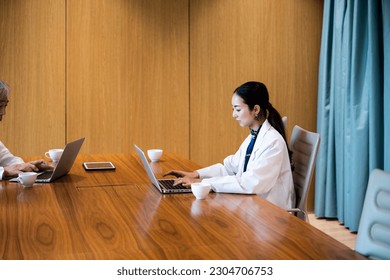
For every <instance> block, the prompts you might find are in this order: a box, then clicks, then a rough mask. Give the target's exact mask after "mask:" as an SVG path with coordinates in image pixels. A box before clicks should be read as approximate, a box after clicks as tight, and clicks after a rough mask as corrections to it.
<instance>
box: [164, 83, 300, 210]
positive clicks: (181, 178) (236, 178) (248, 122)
mask: <svg viewBox="0 0 390 280" xmlns="http://www.w3.org/2000/svg"><path fill="white" fill-rule="evenodd" d="M232 108H233V118H235V119H236V120H237V122H238V123H239V124H240V126H242V127H248V128H249V129H250V131H251V133H250V134H249V135H248V137H247V138H246V139H245V140H244V142H243V143H242V144H241V146H240V148H239V149H238V151H237V152H236V153H235V154H234V155H230V156H228V157H227V158H225V160H224V162H223V164H221V163H218V164H214V165H211V166H209V167H206V168H202V169H199V170H196V171H194V172H185V171H179V170H172V171H170V172H168V173H167V174H165V175H174V176H176V177H178V178H177V179H176V180H175V184H184V185H190V184H191V183H193V182H200V181H202V182H207V183H210V184H211V187H212V190H213V191H215V192H224V193H242V194H258V195H260V196H261V197H263V198H265V199H267V200H269V201H270V202H272V203H274V204H276V205H278V206H279V207H281V208H284V209H288V208H291V207H293V206H294V204H295V192H294V185H293V179H292V173H291V163H290V151H289V149H288V145H287V142H286V137H285V130H284V126H283V122H282V119H281V116H280V114H279V112H278V111H277V110H276V109H275V108H273V107H272V105H271V103H270V102H269V95H268V90H267V88H266V86H265V85H264V84H262V83H260V82H247V83H245V84H243V85H241V86H239V87H238V88H237V89H236V90H235V91H234V93H233V96H232Z"/></svg>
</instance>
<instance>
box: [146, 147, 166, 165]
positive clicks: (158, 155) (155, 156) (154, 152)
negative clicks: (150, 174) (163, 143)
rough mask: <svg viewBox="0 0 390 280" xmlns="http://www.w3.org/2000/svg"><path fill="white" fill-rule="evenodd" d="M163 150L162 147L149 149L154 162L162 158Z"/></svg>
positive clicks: (149, 154)
mask: <svg viewBox="0 0 390 280" xmlns="http://www.w3.org/2000/svg"><path fill="white" fill-rule="evenodd" d="M162 154H163V150H161V149H150V150H148V157H149V158H150V160H151V161H152V162H157V161H159V159H160V158H161V156H162Z"/></svg>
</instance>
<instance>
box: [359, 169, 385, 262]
mask: <svg viewBox="0 0 390 280" xmlns="http://www.w3.org/2000/svg"><path fill="white" fill-rule="evenodd" d="M355 251H357V252H358V253H360V254H362V255H364V256H367V257H368V258H370V259H387V260H390V173H387V172H385V171H383V170H379V169H374V170H373V171H372V172H371V174H370V178H369V180H368V185H367V192H366V197H365V199H364V205H363V210H362V216H361V217H360V224H359V229H358V233H357V237H356V243H355Z"/></svg>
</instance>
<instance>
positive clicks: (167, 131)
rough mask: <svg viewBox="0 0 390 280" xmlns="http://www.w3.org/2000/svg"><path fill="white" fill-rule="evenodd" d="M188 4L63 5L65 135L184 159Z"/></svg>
mask: <svg viewBox="0 0 390 280" xmlns="http://www.w3.org/2000/svg"><path fill="white" fill-rule="evenodd" d="M188 72H189V68H188V3H187V1H182V0H168V1H167V0H156V1H139V0H136V1H134V0H133V1H128V0H115V1H113V0H99V1H96V0H83V1H79V0H68V7H67V85H68V87H67V105H68V110H67V112H68V116H67V121H68V123H67V127H68V131H67V135H68V137H69V139H73V138H77V137H79V136H81V135H84V136H86V142H85V146H84V148H85V151H88V152H129V151H134V146H133V144H137V145H139V146H140V147H141V148H143V149H148V148H153V147H156V148H157V147H160V148H163V149H164V150H166V151H171V152H175V153H180V154H183V155H185V156H188V155H189V153H188V141H189V128H188V123H189V114H188V112H189V95H188V82H189V76H188Z"/></svg>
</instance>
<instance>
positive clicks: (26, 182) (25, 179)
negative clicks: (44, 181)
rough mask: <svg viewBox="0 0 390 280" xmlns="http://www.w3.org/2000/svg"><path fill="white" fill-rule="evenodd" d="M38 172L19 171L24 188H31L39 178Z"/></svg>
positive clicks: (20, 181)
mask: <svg viewBox="0 0 390 280" xmlns="http://www.w3.org/2000/svg"><path fill="white" fill-rule="evenodd" d="M37 176H38V173H35V172H23V173H19V176H18V181H19V183H21V184H22V185H23V187H24V188H31V187H32V186H33V184H34V183H35V180H36V179H37Z"/></svg>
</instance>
